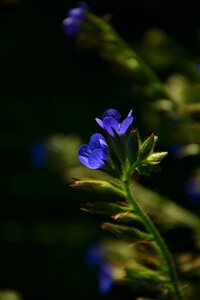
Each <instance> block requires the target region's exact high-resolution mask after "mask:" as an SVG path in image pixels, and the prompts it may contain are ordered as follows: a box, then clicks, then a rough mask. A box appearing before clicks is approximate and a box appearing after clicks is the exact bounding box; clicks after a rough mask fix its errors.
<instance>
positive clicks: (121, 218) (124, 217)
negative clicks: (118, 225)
mask: <svg viewBox="0 0 200 300" xmlns="http://www.w3.org/2000/svg"><path fill="white" fill-rule="evenodd" d="M112 219H113V220H115V221H118V222H124V223H128V222H132V221H136V222H140V223H142V220H141V218H140V217H139V216H138V215H137V214H134V213H132V212H129V211H126V212H119V213H118V214H116V215H114V216H112Z"/></svg>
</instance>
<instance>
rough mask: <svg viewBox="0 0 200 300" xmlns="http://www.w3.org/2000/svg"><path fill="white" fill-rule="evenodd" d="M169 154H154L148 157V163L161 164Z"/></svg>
mask: <svg viewBox="0 0 200 300" xmlns="http://www.w3.org/2000/svg"><path fill="white" fill-rule="evenodd" d="M167 154H168V153H167V152H154V153H152V154H150V155H149V156H148V157H147V159H146V162H147V163H150V164H152V165H154V164H155V165H156V164H159V163H160V162H161V160H162V159H163V158H164V157H165V156H167Z"/></svg>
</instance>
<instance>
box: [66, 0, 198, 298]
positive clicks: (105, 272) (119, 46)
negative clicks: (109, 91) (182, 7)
mask: <svg viewBox="0 0 200 300" xmlns="http://www.w3.org/2000/svg"><path fill="white" fill-rule="evenodd" d="M63 28H64V32H65V33H66V34H67V35H71V36H72V35H73V36H75V37H76V38H77V41H78V43H79V45H80V46H81V47H84V48H86V49H89V50H90V49H91V48H92V49H95V50H96V51H97V52H98V53H99V54H100V55H101V56H102V57H103V58H104V59H105V60H107V61H108V62H109V63H110V64H112V65H115V66H117V68H118V69H119V70H120V71H122V74H126V76H127V77H128V79H130V78H131V80H132V82H133V85H132V86H131V88H132V90H133V89H134V88H133V87H135V90H134V92H135V94H134V95H137V96H138V97H139V98H140V99H142V100H141V102H142V103H145V105H144V107H143V108H142V111H143V116H144V115H145V117H144V121H143V122H144V124H145V126H146V128H148V130H146V131H148V133H149V131H150V130H151V128H152V127H153V128H154V130H152V131H153V132H155V131H156V133H159V136H160V139H161V141H162V142H163V140H164V139H165V143H169V144H170V145H171V144H173V141H174V140H178V141H179V142H180V144H179V146H180V147H179V148H181V150H180V149H179V150H178V151H176V155H177V153H178V155H180V156H181V155H183V156H184V155H185V153H189V151H190V150H189V148H187V147H186V144H187V143H191V141H193V142H195V143H198V142H199V138H198V134H197V133H199V126H198V124H196V123H195V126H192V122H191V119H192V117H193V115H195V114H198V110H199V108H198V105H195V104H193V105H191V103H190V102H189V101H188V103H187V102H185V103H181V101H180V94H178V93H176V91H177V90H176V91H175V89H173V84H174V82H176V80H178V84H180V85H181V87H182V85H183V79H182V78H178V79H177V78H174V77H173V76H172V77H170V80H169V82H167V84H166V85H165V84H163V82H162V81H161V80H160V78H159V77H158V76H157V74H156V72H155V70H153V68H150V67H149V65H148V64H147V63H146V62H145V61H144V60H143V59H142V58H140V56H139V55H138V54H137V53H136V52H135V51H134V50H133V49H132V48H131V47H129V46H128V45H127V44H126V43H125V42H124V41H123V40H122V39H121V38H120V36H119V35H118V34H117V33H116V32H115V31H114V30H113V28H112V27H111V25H110V24H109V23H108V22H106V18H104V19H103V18H98V17H97V16H95V15H94V14H92V13H91V12H90V11H89V7H88V6H87V5H86V4H85V3H83V2H81V3H80V4H79V6H78V8H74V9H72V10H70V11H69V12H68V17H67V18H66V19H65V20H64V21H63ZM151 37H152V40H150V44H151V46H152V45H154V42H155V41H157V43H158V44H159V42H160V41H166V40H167V38H166V36H164V34H163V33H162V32H160V31H156V30H155V29H154V30H152V32H150V34H149V36H148V38H149V39H150V38H151ZM153 37H154V39H153ZM147 40H148V39H147ZM158 41H159V42H158ZM156 46H157V44H156V43H155V45H154V49H153V51H154V50H157V49H155V48H156ZM161 46H162V45H161ZM150 50H151V49H150ZM144 52H145V51H144ZM152 53H153V52H152ZM146 56H147V55H146ZM147 57H148V56H147ZM154 59H155V61H153V60H152V61H150V62H151V64H150V65H153V63H155V62H156V57H154ZM149 60H150V59H149ZM155 65H156V63H155ZM192 66H193V67H194V65H192ZM195 68H196V67H195ZM155 69H156V66H155ZM195 72H197V68H196V71H194V72H193V75H194V77H195V80H196V78H199V74H197V73H195ZM198 80H199V79H198ZM198 80H197V81H198ZM195 82H196V81H195ZM170 83H171V85H172V87H171V86H170ZM184 87H185V86H184ZM187 89H188V90H187V92H188V94H189V92H191V91H192V89H193V85H192V84H191V85H190V84H189V83H188V82H187ZM144 99H145V100H144ZM146 116H148V117H146ZM152 120H153V122H152ZM96 122H97V123H98V125H99V126H100V127H101V129H103V132H102V134H101V133H95V134H93V135H92V136H91V138H90V141H89V144H84V145H82V146H81V147H80V148H79V151H78V158H79V161H80V162H81V163H82V164H83V165H84V166H85V167H87V168H88V169H90V170H92V172H93V171H94V170H99V171H101V172H102V173H104V174H106V175H105V177H103V178H102V177H100V179H99V178H97V179H96V178H95V179H94V178H93V176H86V177H81V178H79V179H77V178H76V179H75V180H74V182H73V183H72V184H71V186H73V187H77V188H83V189H89V190H92V191H98V192H109V193H113V194H115V195H116V197H117V198H116V200H113V201H107V202H105V201H103V202H92V203H85V204H83V205H82V209H83V210H85V211H89V212H92V213H98V214H103V215H106V216H107V217H109V218H110V220H109V221H107V220H106V222H104V223H103V225H102V228H103V229H106V230H108V231H110V232H112V233H114V234H115V235H117V236H118V237H120V238H121V239H123V240H125V241H126V242H128V245H129V247H128V248H127V247H126V245H125V244H124V242H119V241H117V242H116V240H115V241H112V242H111V243H110V244H109V243H103V245H101V246H99V247H96V248H95V252H96V254H97V253H98V254H99V253H100V255H99V257H98V259H97V261H98V262H96V264H98V265H99V268H100V273H99V279H100V289H101V291H102V292H103V293H105V292H106V291H107V290H108V289H110V287H111V285H112V282H113V281H118V280H119V281H128V282H129V283H130V284H131V285H132V286H134V289H135V290H136V294H137V295H138V296H141V297H145V296H147V295H148V297H151V299H152V297H153V299H168V300H172V299H179V300H181V299H186V298H187V297H188V299H192V298H190V295H189V296H188V295H187V294H185V292H184V290H183V286H184V284H185V282H187V280H185V277H184V276H185V275H184V274H183V273H184V270H185V268H186V269H187V267H188V266H185V265H184V263H183V264H182V263H177V259H174V257H173V258H172V256H171V254H170V253H169V250H168V247H167V246H166V244H165V242H164V240H163V239H162V238H161V235H160V233H159V231H158V229H157V228H159V227H157V226H155V225H154V223H153V222H152V221H151V219H150V217H149V215H153V218H155V219H156V220H158V224H159V225H160V224H161V225H162V226H163V227H165V226H166V227H168V228H169V227H170V226H173V224H174V223H176V224H177V223H178V224H184V226H185V225H186V223H187V226H189V227H190V228H193V230H194V231H195V234H196V233H197V235H199V230H198V229H197V227H198V226H199V224H200V222H199V219H198V218H196V216H194V215H192V214H190V213H189V214H188V212H186V211H185V210H183V209H182V208H180V207H179V206H178V205H176V204H174V203H172V202H171V201H170V200H168V199H167V201H165V200H164V199H163V198H162V197H160V195H159V196H158V194H156V193H152V191H149V190H148V189H146V188H144V187H142V188H141V186H140V185H138V183H137V182H136V181H135V180H134V177H135V174H137V176H138V174H139V175H147V176H149V175H150V174H151V172H157V171H159V170H160V167H159V163H160V162H161V161H162V159H163V158H164V157H165V156H166V155H167V152H166V151H164V152H154V149H155V145H156V142H157V140H158V137H157V136H155V135H154V134H151V135H150V136H149V137H148V138H147V139H145V140H142V139H141V137H140V134H139V132H138V130H137V129H135V128H133V127H132V123H133V111H132V110H131V111H130V112H129V113H128V115H127V117H126V118H124V119H122V117H121V114H120V112H119V111H118V110H116V109H114V108H110V109H108V110H106V111H105V112H104V114H103V115H102V117H101V118H96ZM152 124H153V125H154V126H152ZM186 131H187V132H189V133H190V134H188V135H187V134H185V132H186ZM163 132H164V133H165V134H162V133H163ZM191 146H192V145H191ZM193 146H194V145H193ZM190 149H191V148H190ZM192 149H194V147H193V148H192ZM195 149H196V151H199V150H197V148H195ZM198 149H199V148H198ZM169 150H170V151H173V149H172V147H170V149H169ZM86 174H87V172H86ZM88 174H91V173H88ZM97 177H98V176H97ZM189 186H190V184H188V188H189ZM195 190H198V188H196V185H195ZM138 191H139V193H138V194H137V192H138ZM135 194H136V196H137V197H136V196H135ZM119 197H120V199H119ZM147 212H148V214H147ZM163 216H164V217H163ZM164 218H165V221H166V219H168V221H169V222H168V221H166V222H165V221H164V220H163V219H164ZM162 226H161V227H162ZM163 227H162V228H163ZM196 240H198V239H196ZM120 249H123V251H121V252H120ZM173 261H175V263H174V262H173ZM195 262H196V260H195ZM195 262H194V264H195ZM190 263H191V264H192V261H191V262H190ZM191 264H189V265H190V267H189V269H190V270H194V268H193V267H192V266H191ZM177 265H178V268H177ZM183 265H184V266H183ZM192 272H193V271H191V273H192ZM177 273H178V275H179V276H178V277H179V280H178V278H177ZM180 274H181V278H180ZM187 279H188V278H187ZM144 290H145V292H144ZM194 290H195V289H194ZM191 294H192V293H191ZM192 295H194V293H193V294H192ZM191 297H192V296H191ZM138 299H144V298H138ZM145 299H146V298H145ZM148 299H150V298H148Z"/></svg>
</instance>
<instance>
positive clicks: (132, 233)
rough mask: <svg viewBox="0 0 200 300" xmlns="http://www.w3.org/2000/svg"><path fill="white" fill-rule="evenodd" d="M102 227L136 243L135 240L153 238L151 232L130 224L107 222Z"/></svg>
mask: <svg viewBox="0 0 200 300" xmlns="http://www.w3.org/2000/svg"><path fill="white" fill-rule="evenodd" d="M101 227H102V228H103V229H106V230H108V231H110V232H111V233H114V234H116V235H117V236H118V237H120V238H122V239H124V240H126V241H128V242H130V243H134V242H135V241H139V240H146V241H148V240H152V236H151V234H149V233H146V232H143V231H141V230H139V229H136V228H132V227H129V226H124V225H118V224H115V223H109V222H105V223H103V224H102V226H101Z"/></svg>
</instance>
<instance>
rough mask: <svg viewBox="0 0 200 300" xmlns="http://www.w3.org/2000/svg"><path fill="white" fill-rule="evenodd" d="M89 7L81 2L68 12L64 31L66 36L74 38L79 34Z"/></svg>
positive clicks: (64, 21)
mask: <svg viewBox="0 0 200 300" xmlns="http://www.w3.org/2000/svg"><path fill="white" fill-rule="evenodd" d="M88 9H89V7H88V5H87V4H86V3H85V2H80V3H79V6H78V7H76V8H72V9H70V10H68V14H67V18H66V19H64V20H63V22H62V25H63V30H64V33H65V34H66V35H70V36H73V35H75V34H77V32H78V30H79V27H80V24H81V22H82V21H83V20H84V18H85V14H86V12H87V11H88Z"/></svg>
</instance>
